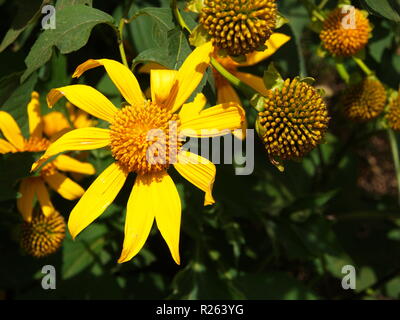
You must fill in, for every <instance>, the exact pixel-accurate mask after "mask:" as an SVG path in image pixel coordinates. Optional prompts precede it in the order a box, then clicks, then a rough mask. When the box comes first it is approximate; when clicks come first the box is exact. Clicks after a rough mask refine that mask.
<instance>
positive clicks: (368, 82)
mask: <svg viewBox="0 0 400 320" xmlns="http://www.w3.org/2000/svg"><path fill="white" fill-rule="evenodd" d="M386 100H387V96H386V90H385V87H384V86H383V85H382V83H381V82H380V81H378V80H376V79H373V78H366V79H364V80H363V81H361V82H360V83H358V84H355V85H353V86H351V87H350V88H348V89H347V91H346V93H345V95H344V97H343V100H342V101H343V106H344V114H345V116H346V117H347V118H348V119H349V120H352V121H358V122H365V121H368V120H371V119H374V118H376V117H377V116H379V115H380V114H381V113H382V112H383V110H384V108H385V105H386Z"/></svg>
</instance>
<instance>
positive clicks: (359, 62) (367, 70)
mask: <svg viewBox="0 0 400 320" xmlns="http://www.w3.org/2000/svg"><path fill="white" fill-rule="evenodd" d="M353 60H354V62H355V63H357V65H358V66H359V67H360V69H361V70H362V71H364V73H365V74H366V75H367V76H370V75H372V74H373V73H374V72H373V71H372V70H371V69H370V68H368V66H367V65H366V64H365V63H364V61H362V60H361V59H360V58H357V57H354V56H353Z"/></svg>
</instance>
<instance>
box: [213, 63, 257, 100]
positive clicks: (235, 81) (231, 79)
mask: <svg viewBox="0 0 400 320" xmlns="http://www.w3.org/2000/svg"><path fill="white" fill-rule="evenodd" d="M211 65H212V66H213V67H214V69H215V70H217V71H218V72H219V73H220V74H221V75H222V76H223V77H224V78H225V79H226V80H228V81H229V82H230V83H231V84H232V85H234V86H235V87H236V88H238V89H240V90H241V91H242V92H243V93H244V94H246V95H247V96H248V97H249V98H252V97H253V96H254V95H255V94H256V93H257V91H256V90H254V89H253V88H252V87H250V86H249V85H247V84H246V83H244V82H243V81H241V80H240V79H238V78H236V77H235V76H234V75H233V74H232V73H230V72H229V71H228V70H226V69H225V68H224V67H223V66H222V64H220V63H219V62H218V61H217V60H216V59H215V58H213V57H211Z"/></svg>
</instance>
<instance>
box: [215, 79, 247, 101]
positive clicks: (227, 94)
mask: <svg viewBox="0 0 400 320" xmlns="http://www.w3.org/2000/svg"><path fill="white" fill-rule="evenodd" d="M227 102H236V103H238V104H240V105H241V104H242V102H241V101H240V98H239V96H238V94H237V92H236V90H235V89H233V87H232V86H231V84H230V83H229V82H228V81H222V82H220V84H217V103H218V104H222V103H227Z"/></svg>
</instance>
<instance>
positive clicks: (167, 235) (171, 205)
mask: <svg viewBox="0 0 400 320" xmlns="http://www.w3.org/2000/svg"><path fill="white" fill-rule="evenodd" d="M160 178H161V180H160V181H157V182H155V183H152V186H151V189H152V193H153V195H154V198H157V199H154V202H153V206H154V212H155V215H156V223H157V227H158V230H160V233H161V235H162V236H163V238H164V240H165V242H166V243H167V245H168V248H169V251H170V252H171V255H172V258H173V259H174V261H175V262H176V264H180V263H181V259H180V256H179V236H180V230H181V213H182V209H181V199H180V198H179V193H178V190H177V189H176V186H175V183H174V182H173V181H172V179H171V177H170V176H169V175H168V174H167V173H165V174H164V175H163V176H162V177H160Z"/></svg>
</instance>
